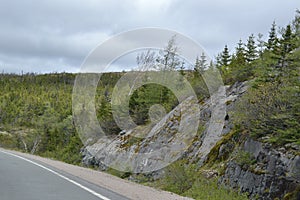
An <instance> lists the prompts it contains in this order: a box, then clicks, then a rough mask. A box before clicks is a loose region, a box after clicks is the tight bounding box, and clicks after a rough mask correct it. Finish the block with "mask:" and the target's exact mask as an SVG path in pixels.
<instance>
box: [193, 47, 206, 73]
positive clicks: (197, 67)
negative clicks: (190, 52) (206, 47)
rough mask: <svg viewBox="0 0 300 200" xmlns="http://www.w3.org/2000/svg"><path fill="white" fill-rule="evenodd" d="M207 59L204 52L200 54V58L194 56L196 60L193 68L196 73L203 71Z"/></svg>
mask: <svg viewBox="0 0 300 200" xmlns="http://www.w3.org/2000/svg"><path fill="white" fill-rule="evenodd" d="M206 62H207V59H206V56H205V54H204V53H203V52H202V54H201V56H200V59H199V57H198V56H197V58H196V62H195V67H194V70H195V71H196V72H198V73H201V74H202V73H203V72H204V71H205V69H206V67H207V63H206Z"/></svg>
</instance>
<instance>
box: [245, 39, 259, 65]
mask: <svg viewBox="0 0 300 200" xmlns="http://www.w3.org/2000/svg"><path fill="white" fill-rule="evenodd" d="M256 58H257V50H256V45H255V36H254V35H253V34H252V35H250V36H249V38H248V40H247V44H246V61H247V62H248V63H251V62H252V61H254V60H255V59H256Z"/></svg>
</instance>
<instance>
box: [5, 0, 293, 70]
mask: <svg viewBox="0 0 300 200" xmlns="http://www.w3.org/2000/svg"><path fill="white" fill-rule="evenodd" d="M297 6H298V3H296V1H271V0H266V1H263V2H262V1H259V0H252V1H238V0H228V1H222V0H212V1H204V0H203V1H202V0H189V1H179V0H160V1H158V0H157V1H155V0H153V1H147V0H136V1H130V0H124V1H121V0H115V1H109V0H101V1H99V0H87V1H79V0H72V1H71V0H60V1H59V0H52V1H50V0H45V1H38V0H28V1H22V0H11V1H2V2H1V6H0V28H1V31H0V70H1V71H4V72H16V73H20V72H21V71H24V72H39V73H43V72H51V71H71V72H76V71H78V70H79V67H80V65H81V63H82V62H83V60H84V58H85V57H86V56H87V55H88V54H89V52H90V51H91V50H93V49H94V48H95V47H96V46H97V45H98V44H100V43H101V42H103V41H104V40H106V39H108V38H109V37H111V36H113V35H114V34H117V33H120V32H123V31H127V30H130V29H134V28H140V27H161V28H167V29H172V30H176V31H179V32H181V33H182V34H185V35H187V36H189V37H191V38H193V39H194V40H196V41H197V42H199V43H200V44H201V45H202V46H203V47H204V48H205V49H206V50H207V52H208V54H209V55H211V56H215V55H216V54H217V53H218V52H219V51H221V50H222V48H223V46H224V45H225V44H228V45H229V47H230V48H231V49H233V48H234V46H235V44H236V43H237V41H238V40H239V39H240V38H241V39H243V40H244V41H245V40H246V38H247V37H248V36H249V35H250V34H251V33H254V34H257V33H263V34H264V35H265V36H267V34H268V31H269V28H270V25H271V23H272V21H273V20H276V22H277V24H278V25H280V26H285V25H286V24H287V23H289V22H290V21H291V20H292V18H293V16H294V14H295V10H296V9H297V8H299V7H297ZM141 39H145V40H147V38H138V40H141ZM137 42H139V41H137ZM118 45H126V44H125V43H122V42H120V44H116V45H114V46H113V47H111V49H109V50H108V51H113V50H114V48H118ZM127 45H130V44H127ZM130 59H131V60H132V59H133V56H132V55H131V56H130ZM123 60H124V66H123V67H125V65H126V64H128V63H132V61H128V60H129V59H123ZM126 60H127V61H126ZM125 61H126V62H125ZM116 63H118V64H119V65H122V64H121V63H122V62H116ZM113 68H114V69H115V70H116V69H117V66H114V67H113ZM121 68H122V66H120V69H121Z"/></svg>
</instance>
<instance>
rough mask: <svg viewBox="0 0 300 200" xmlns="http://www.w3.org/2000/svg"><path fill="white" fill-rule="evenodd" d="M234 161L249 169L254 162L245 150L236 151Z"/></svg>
mask: <svg viewBox="0 0 300 200" xmlns="http://www.w3.org/2000/svg"><path fill="white" fill-rule="evenodd" d="M235 161H236V163H237V164H239V165H240V166H241V167H242V168H243V169H245V170H247V169H249V167H250V166H251V165H253V164H254V163H255V162H256V160H255V159H254V158H253V156H252V155H251V154H250V153H249V152H246V151H238V153H237V155H236V157H235Z"/></svg>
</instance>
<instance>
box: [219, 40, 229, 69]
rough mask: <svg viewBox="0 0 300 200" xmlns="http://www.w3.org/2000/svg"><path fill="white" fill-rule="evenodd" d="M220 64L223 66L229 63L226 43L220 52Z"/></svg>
mask: <svg viewBox="0 0 300 200" xmlns="http://www.w3.org/2000/svg"><path fill="white" fill-rule="evenodd" d="M221 64H222V66H225V67H227V66H228V65H229V64H230V54H229V50H228V47H227V45H225V47H224V50H223V52H222V54H221Z"/></svg>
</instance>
